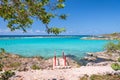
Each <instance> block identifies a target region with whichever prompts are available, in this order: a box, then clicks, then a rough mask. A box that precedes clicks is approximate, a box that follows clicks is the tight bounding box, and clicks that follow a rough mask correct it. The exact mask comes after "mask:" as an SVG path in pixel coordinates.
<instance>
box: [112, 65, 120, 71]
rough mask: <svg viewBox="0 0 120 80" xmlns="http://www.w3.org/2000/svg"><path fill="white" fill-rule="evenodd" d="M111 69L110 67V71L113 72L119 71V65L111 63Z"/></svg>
mask: <svg viewBox="0 0 120 80" xmlns="http://www.w3.org/2000/svg"><path fill="white" fill-rule="evenodd" d="M111 67H112V69H114V70H120V65H119V64H118V63H113V64H112V65H111Z"/></svg>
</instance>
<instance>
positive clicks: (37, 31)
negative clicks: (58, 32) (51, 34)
mask: <svg viewBox="0 0 120 80" xmlns="http://www.w3.org/2000/svg"><path fill="white" fill-rule="evenodd" d="M35 33H45V31H40V30H36V31H35Z"/></svg>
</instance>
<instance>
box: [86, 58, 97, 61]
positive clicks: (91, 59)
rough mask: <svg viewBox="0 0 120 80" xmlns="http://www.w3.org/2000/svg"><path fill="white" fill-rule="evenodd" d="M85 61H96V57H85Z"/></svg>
mask: <svg viewBox="0 0 120 80" xmlns="http://www.w3.org/2000/svg"><path fill="white" fill-rule="evenodd" d="M84 59H85V60H88V61H95V60H96V57H84Z"/></svg>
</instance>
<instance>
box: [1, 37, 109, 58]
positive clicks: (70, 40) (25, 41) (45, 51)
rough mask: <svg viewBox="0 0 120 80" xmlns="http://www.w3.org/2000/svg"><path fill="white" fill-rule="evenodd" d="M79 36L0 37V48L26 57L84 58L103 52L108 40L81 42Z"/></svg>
mask: <svg viewBox="0 0 120 80" xmlns="http://www.w3.org/2000/svg"><path fill="white" fill-rule="evenodd" d="M82 37H88V36H85V35H80V36H78V35H77V36H75V35H74V36H39V35H36V36H27V35H26V36H9V35H7V36H0V48H4V49H5V50H6V51H7V52H9V53H12V54H19V55H22V56H26V57H31V56H43V57H45V58H49V57H53V55H54V53H56V55H57V56H61V55H62V52H63V51H64V53H65V54H66V55H75V56H77V57H79V58H81V57H84V56H85V55H86V54H87V53H88V52H99V51H103V50H104V46H105V44H106V43H108V42H109V41H108V40H82V39H81V38H82Z"/></svg>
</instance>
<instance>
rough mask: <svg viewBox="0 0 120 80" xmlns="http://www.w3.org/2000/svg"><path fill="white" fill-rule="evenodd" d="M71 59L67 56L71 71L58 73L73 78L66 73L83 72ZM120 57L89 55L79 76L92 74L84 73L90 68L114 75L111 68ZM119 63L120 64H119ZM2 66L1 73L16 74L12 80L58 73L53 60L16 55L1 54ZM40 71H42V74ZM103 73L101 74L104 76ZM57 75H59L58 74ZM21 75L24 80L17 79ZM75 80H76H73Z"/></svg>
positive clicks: (99, 54)
mask: <svg viewBox="0 0 120 80" xmlns="http://www.w3.org/2000/svg"><path fill="white" fill-rule="evenodd" d="M70 57H71V56H70V55H69V56H67V61H68V63H69V65H70V66H71V69H60V70H59V69H58V70H56V71H57V72H61V73H62V72H64V71H65V74H69V75H70V77H72V76H73V75H74V74H70V73H67V72H66V71H68V72H70V71H71V73H72V72H74V73H75V74H76V73H77V72H75V71H74V70H75V69H76V70H78V71H79V70H80V71H82V70H81V69H82V68H81V67H83V65H80V64H79V63H78V62H77V61H75V60H73V59H72V58H70ZM119 57H120V53H119V51H118V52H117V53H114V54H109V53H107V51H104V52H97V53H88V54H87V56H86V57H85V58H83V59H84V61H87V62H86V65H85V68H83V73H81V72H79V73H78V74H79V75H83V74H84V75H85V74H88V75H89V72H91V71H87V72H86V73H84V72H85V71H86V70H88V69H89V68H90V69H93V68H94V67H95V68H96V69H99V68H101V67H105V68H106V69H107V68H109V69H108V70H107V71H104V72H103V73H109V74H113V72H114V70H113V69H112V68H110V67H111V64H113V63H116V62H117V59H118V58H119ZM79 62H80V61H79ZM81 62H82V61H81ZM81 62H80V63H81ZM117 63H118V64H120V62H117ZM0 64H3V67H2V71H1V73H2V72H5V71H8V70H12V71H14V72H15V74H16V75H15V76H16V77H15V76H14V77H12V79H11V80H26V78H28V77H30V75H33V74H32V73H35V74H37V73H38V74H40V75H42V76H41V77H42V79H44V77H45V76H46V75H45V74H44V71H45V72H50V73H53V74H55V73H56V72H55V70H54V69H53V58H50V59H44V58H43V57H31V58H26V57H21V56H19V55H15V54H8V53H5V54H2V53H1V54H0ZM101 69H103V68H101ZM36 70H37V72H36ZM93 70H94V69H93ZM38 71H40V73H39V72H38ZM119 72H120V71H115V72H114V73H116V74H117V73H119ZM50 73H49V74H50ZM95 73H96V74H98V73H99V71H96V72H95ZM103 73H102V72H101V74H103ZM20 74H21V75H20ZM23 74H24V75H23ZM26 74H27V75H26ZM56 74H58V73H56ZM93 74H94V73H93ZM19 75H20V76H22V77H24V78H22V79H20V78H21V77H20V78H19V79H17V78H18V77H17V76H19ZM58 75H59V74H58ZM34 76H35V75H34ZM51 76H52V75H51ZM61 76H62V75H61ZM59 77H60V76H59ZM70 77H69V78H70ZM76 77H77V78H78V77H79V76H76ZM13 78H15V79H13ZM36 78H37V79H38V78H39V76H36ZM73 78H74V77H73ZM30 80H33V79H30ZM38 80H39V79H38ZM40 80H41V79H40ZM63 80H66V79H63ZM73 80H75V79H73Z"/></svg>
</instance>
